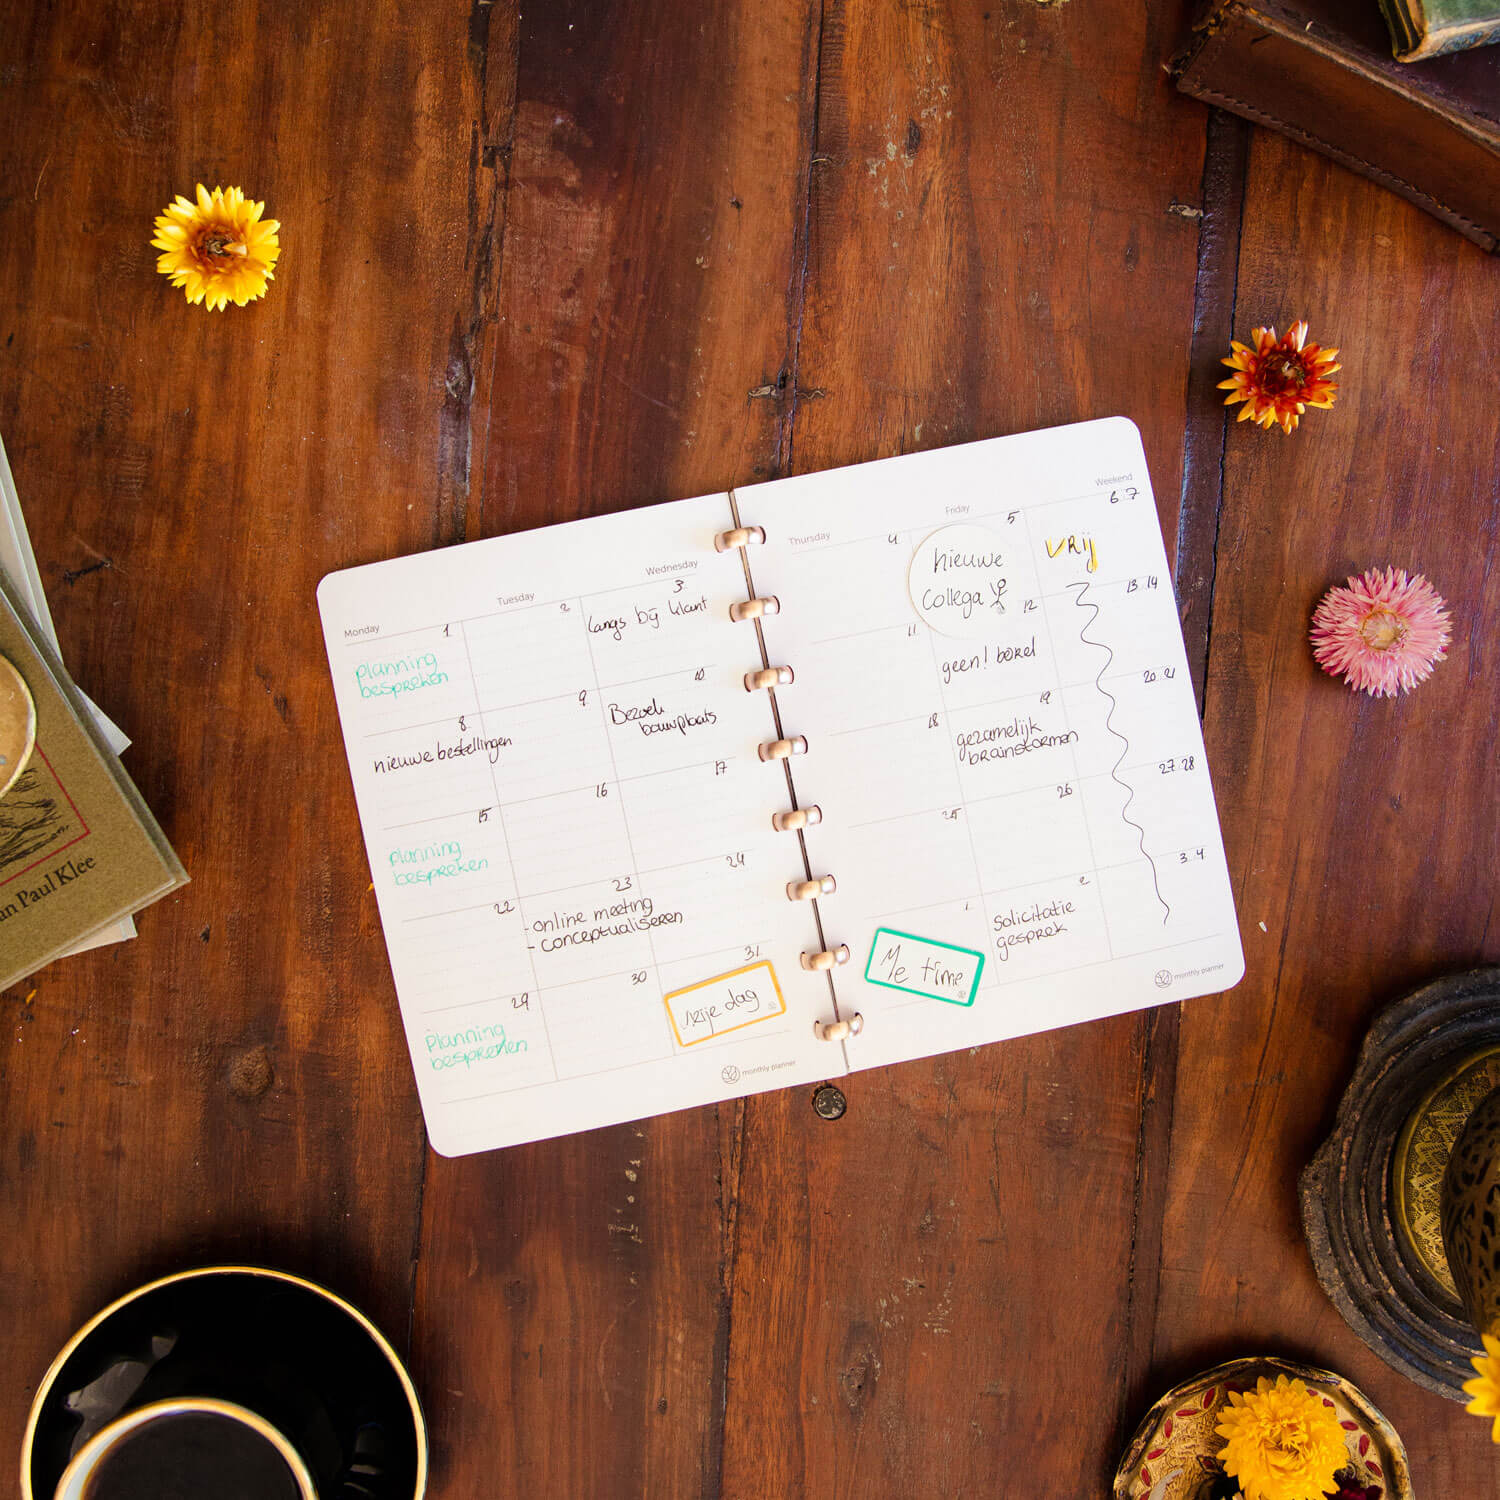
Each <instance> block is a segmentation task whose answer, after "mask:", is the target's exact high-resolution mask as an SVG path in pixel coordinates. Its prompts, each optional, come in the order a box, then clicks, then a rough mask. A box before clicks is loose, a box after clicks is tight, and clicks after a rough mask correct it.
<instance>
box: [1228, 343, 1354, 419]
mask: <svg viewBox="0 0 1500 1500" xmlns="http://www.w3.org/2000/svg"><path fill="white" fill-rule="evenodd" d="M1230 347H1231V348H1232V349H1233V351H1234V352H1233V353H1232V354H1231V355H1230V356H1229V358H1228V359H1225V360H1221V361H1220V363H1221V364H1226V365H1228V366H1229V368H1230V369H1231V370H1233V371H1234V374H1233V375H1232V376H1230V378H1229V379H1228V380H1221V381H1220V382H1219V389H1220V390H1221V391H1228V392H1229V395H1227V396H1226V397H1225V398H1224V405H1225V406H1233V405H1234V404H1235V403H1236V402H1241V401H1242V402H1244V409H1243V410H1242V411H1241V412H1240V414H1239V420H1240V421H1241V422H1243V421H1245V420H1246V419H1248V420H1250V421H1252V422H1257V423H1259V424H1260V426H1262V427H1273V426H1279V427H1280V428H1281V430H1282V431H1283V432H1291V431H1292V429H1293V428H1294V427H1296V425H1297V420H1298V418H1299V417H1301V415H1302V414H1303V412H1305V411H1306V410H1307V408H1308V407H1309V406H1321V407H1329V406H1332V405H1333V402H1334V398H1335V397H1336V395H1337V394H1338V384H1337V382H1335V381H1333V380H1330V379H1329V378H1328V377H1329V376H1330V375H1332V374H1333V372H1334V371H1335V370H1341V369H1342V368H1343V366H1342V365H1340V364H1337V363H1336V362H1335V361H1336V360H1337V358H1338V352H1339V351H1338V350H1337V349H1324V348H1322V347H1321V346H1320V345H1318V344H1309V343H1308V342H1307V320H1306V319H1305V318H1299V319H1298V320H1297V321H1296V322H1295V323H1293V324H1292V326H1291V327H1290V328H1289V329H1287V331H1286V333H1285V334H1284V335H1283V336H1282V337H1281V338H1277V337H1276V330H1275V329H1274V328H1257V329H1256V330H1255V347H1254V348H1253V349H1252V348H1250V347H1249V346H1248V345H1246V344H1242V343H1240V342H1239V341H1238V340H1237V339H1235V340H1231V341H1230Z"/></svg>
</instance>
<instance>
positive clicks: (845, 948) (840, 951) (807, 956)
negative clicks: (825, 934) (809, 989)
mask: <svg viewBox="0 0 1500 1500" xmlns="http://www.w3.org/2000/svg"><path fill="white" fill-rule="evenodd" d="M848 962H849V945H848V943H840V944H839V945H838V947H837V948H825V949H823V951H822V952H821V953H804V954H803V955H802V967H803V968H804V969H812V970H814V971H815V972H821V971H823V970H825V969H836V968H838V967H839V965H840V964H846V963H848Z"/></svg>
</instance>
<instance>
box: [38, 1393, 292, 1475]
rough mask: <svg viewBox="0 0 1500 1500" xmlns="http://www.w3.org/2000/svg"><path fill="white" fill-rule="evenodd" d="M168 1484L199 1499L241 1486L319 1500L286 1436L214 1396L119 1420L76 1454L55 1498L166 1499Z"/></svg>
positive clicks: (144, 1409)
mask: <svg viewBox="0 0 1500 1500" xmlns="http://www.w3.org/2000/svg"><path fill="white" fill-rule="evenodd" d="M189 1427H191V1428H193V1429H194V1431H193V1432H192V1433H189V1432H188V1431H187V1429H188V1428H189ZM210 1428H212V1429H216V1430H214V1431H213V1433H212V1436H210V1435H209V1432H208V1430H207V1429H210ZM247 1439H248V1450H249V1451H247V1443H246V1440H247ZM205 1440H206V1441H205ZM206 1447H207V1448H209V1449H210V1450H211V1451H208V1452H205V1448H206ZM164 1470H170V1471H171V1477H170V1478H167V1476H166V1475H165V1474H164V1473H163V1471H164ZM164 1481H165V1483H167V1484H175V1485H176V1488H177V1489H179V1490H184V1489H187V1488H188V1487H189V1486H191V1487H193V1488H195V1489H196V1490H197V1491H198V1493H199V1494H212V1493H215V1492H216V1491H222V1490H223V1489H224V1488H225V1487H226V1486H227V1487H228V1488H230V1489H233V1488H234V1487H235V1485H236V1484H238V1485H239V1487H240V1489H241V1490H242V1491H244V1492H246V1493H250V1494H253V1493H255V1491H256V1489H259V1491H260V1492H261V1493H262V1494H264V1495H270V1496H275V1497H276V1500H283V1497H284V1500H318V1491H317V1487H316V1486H315V1485H314V1483H313V1477H312V1474H311V1473H310V1472H309V1471H308V1467H307V1464H306V1463H305V1462H304V1461H303V1458H302V1455H301V1454H300V1453H298V1452H297V1450H296V1448H294V1447H293V1446H292V1444H291V1442H290V1441H289V1440H288V1439H287V1437H286V1435H285V1434H284V1433H282V1432H281V1431H279V1430H278V1429H277V1428H275V1427H273V1426H272V1425H271V1424H270V1423H269V1422H267V1421H266V1419H265V1418H264V1417H261V1416H259V1415H257V1414H256V1413H255V1412H253V1411H251V1410H250V1408H249V1407H247V1406H238V1405H236V1404H235V1403H234V1402H232V1401H215V1400H213V1399H211V1398H209V1397H182V1398H179V1399H178V1400H175V1401H153V1402H152V1403H151V1404H150V1405H148V1406H138V1407H136V1408H135V1410H134V1411H130V1412H127V1413H126V1414H125V1415H124V1416H122V1417H116V1418H115V1420H114V1421H113V1422H111V1423H109V1425H108V1426H106V1427H103V1428H101V1429H100V1430H99V1431H98V1432H96V1433H95V1434H94V1436H93V1437H91V1438H90V1439H89V1440H88V1442H86V1443H85V1444H84V1445H83V1447H82V1448H80V1449H79V1450H78V1452H77V1453H76V1454H74V1455H73V1461H72V1462H71V1463H70V1464H69V1465H68V1467H67V1468H66V1469H64V1470H63V1476H62V1478H61V1479H60V1480H58V1482H57V1488H56V1490H55V1491H53V1500H115V1497H117V1496H118V1497H121V1500H126V1497H130V1496H134V1495H146V1494H155V1493H160V1491H161V1489H162V1487H163V1482H164Z"/></svg>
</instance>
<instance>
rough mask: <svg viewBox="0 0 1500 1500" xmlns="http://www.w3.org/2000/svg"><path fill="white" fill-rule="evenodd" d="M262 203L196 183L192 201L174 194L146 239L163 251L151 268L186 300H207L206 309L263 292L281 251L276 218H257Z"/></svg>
mask: <svg viewBox="0 0 1500 1500" xmlns="http://www.w3.org/2000/svg"><path fill="white" fill-rule="evenodd" d="M265 208H266V205H265V204H264V203H252V202H251V201H250V200H249V199H248V198H246V197H245V194H244V192H243V191H242V190H241V189H240V188H237V187H232V188H217V187H216V188H215V189H214V190H213V192H212V193H210V192H209V191H208V189H207V188H206V187H204V186H203V184H202V183H201V182H200V183H199V184H198V201H197V202H196V203H189V202H188V200H187V199H186V198H184V197H182V196H181V195H180V194H179V196H178V197H177V199H176V201H175V202H173V203H171V204H169V205H168V207H167V211H166V212H165V213H163V214H159V215H158V216H157V218H156V234H155V235H154V236H153V237H152V240H151V243H152V244H153V245H154V246H156V248H157V249H158V250H160V251H162V252H163V253H162V255H161V256H159V257H158V259H157V262H156V269H157V270H158V271H160V272H161V274H162V275H163V276H170V277H171V278H172V285H173V286H180V287H181V288H182V290H183V292H184V293H185V294H186V296H187V299H188V301H189V302H192V303H199V302H207V303H208V306H209V308H210V309H211V310H215V311H222V310H223V308H224V307H225V305H226V304H227V303H230V302H233V303H234V305H235V306H236V307H243V306H244V305H245V304H246V303H247V302H252V301H254V299H255V298H257V297H264V296H265V294H266V283H267V282H269V281H270V280H271V279H272V277H273V276H274V274H275V271H274V268H275V265H276V257H277V256H278V255H280V254H281V243H280V241H279V240H278V239H277V237H276V231H277V230H278V229H280V228H281V224H280V221H279V220H276V219H262V218H261V214H263V213H264V212H265Z"/></svg>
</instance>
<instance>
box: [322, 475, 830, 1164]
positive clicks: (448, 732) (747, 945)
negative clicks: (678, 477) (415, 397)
mask: <svg viewBox="0 0 1500 1500" xmlns="http://www.w3.org/2000/svg"><path fill="white" fill-rule="evenodd" d="M730 524H731V515H730V508H729V503H728V500H727V498H726V497H725V496H723V495H715V496H707V497H705V498H702V499H698V500H684V501H679V502H677V503H674V504H670V505H662V506H656V507H652V508H650V509H646V510H639V511H633V512H628V513H625V514H620V515H613V516H605V517H600V518H597V519H593V520H588V521H582V522H573V523H569V524H567V525H562V526H554V527H549V528H547V529H545V530H541V531H532V532H524V533H520V534H518V535H515V536H508V537H499V538H495V539H493V540H489V541H481V542H474V543H470V544H468V545H464V546H458V547H450V548H447V549H444V550H440V551H436V552H430V553H426V554H423V555H421V556H417V557H408V558H401V559H397V560H394V561H390V562H380V563H373V564H371V565H369V566H366V567H360V568H353V569H350V570H348V571H346V572H342V573H334V574H330V575H329V576H328V577H327V578H325V579H324V580H323V582H322V584H321V586H320V587H319V590H318V599H319V605H320V608H321V611H322V616H323V625H324V632H325V636H326V641H327V648H328V656H329V662H330V665H331V668H332V673H333V681H334V688H335V695H336V697H337V701H338V708H339V717H340V720H341V723H342V727H343V731H344V740H345V746H346V749H347V752H348V757H349V764H350V767H351V770H352V774H353V780H354V789H355V796H356V800H357V802H358V805H359V815H360V820H361V823H362V825H363V829H364V837H365V845H366V849H367V852H368V855H369V860H370V873H371V878H372V880H373V882H374V890H375V895H376V898H377V900H378V902H379V906H380V917H381V922H382V924H383V926H384V929H385V937H386V945H387V948H388V949H389V952H390V959H391V968H392V971H393V973H394V976H395V981H396V990H397V993H398V996H399V998H400V1003H401V1010H402V1016H403V1019H404V1022H405V1027H406V1034H407V1040H408V1043H409V1045H410V1048H411V1053H412V1061H413V1066H414V1068H415V1070H416V1077H417V1084H418V1088H419V1091H420V1094H421V1098H422V1107H423V1112H424V1114H425V1117H426V1121H427V1126H428V1132H429V1135H430V1137H431V1140H432V1144H433V1146H434V1148H435V1149H436V1150H438V1151H440V1152H442V1153H444V1154H445V1155H454V1154H459V1153H463V1152H467V1151H475V1150H482V1149H486V1148H488V1147H493V1146H502V1145H507V1144H510V1143H513V1142H516V1141H524V1140H532V1139H537V1138H540V1137H545V1136H551V1135H558V1134H564V1133H568V1132H571V1131H577V1130H586V1129H589V1128H590V1127H592V1126H596V1125H602V1124H606V1123H612V1122H616V1121H621V1120H630V1119H636V1118H639V1117H642V1116H646V1115H654V1114H659V1113H662V1112H664V1111H667V1110H672V1109H678V1108H681V1107H684V1106H687V1105H693V1104H700V1103H704V1102H708V1101H713V1100H717V1099H721V1098H725V1097H730V1096H733V1095H738V1094H743V1093H748V1092H753V1091H755V1090H757V1089H768V1088H779V1087H783V1086H785V1085H787V1084H793V1083H798V1082H803V1081H806V1080H809V1079H813V1078H818V1077H823V1076H826V1075H827V1073H828V1072H829V1071H830V1070H832V1071H842V1069H843V1059H842V1057H840V1056H838V1055H837V1053H838V1049H837V1048H836V1047H831V1046H830V1045H829V1044H827V1043H826V1042H821V1041H819V1040H817V1039H816V1037H815V1035H814V1030H813V1026H814V1022H815V1021H816V1020H818V1019H819V1018H826V1017H828V1016H830V1015H831V1013H832V1006H831V994H830V990H829V985H828V982H827V978H826V976H824V975H821V974H816V973H811V972H808V971H806V970H804V969H803V968H802V966H801V964H800V961H799V959H800V954H801V953H802V952H803V951H804V950H808V949H816V948H817V947H818V944H817V941H816V936H817V934H816V924H815V921H814V917H813V913H812V911H811V909H810V908H809V907H808V906H807V905H805V904H802V903H796V902H793V901H791V900H789V899H788V898H787V894H786V885H787V882H788V881H789V880H791V879H795V878H800V877H801V876H803V874H804V873H805V871H804V868H803V865H802V862H801V857H800V851H799V850H798V848H797V844H796V839H795V836H794V835H788V834H786V833H778V832H776V831H775V830H774V829H773V827H772V823H771V818H772V814H773V813H775V812H777V811H779V810H783V809H785V807H786V806H787V802H788V797H787V785H786V777H785V773H784V770H783V767H782V766H781V765H780V764H779V763H776V762H769V763H767V762H763V761H762V760H761V759H760V757H759V755H758V753H757V746H758V745H759V744H760V743H761V742H762V741H765V740H768V739H771V738H773V737H774V734H775V730H774V724H773V720H772V716H771V712H770V706H769V704H768V703H767V701H766V694H765V693H764V692H763V691H757V692H750V691H747V690H746V687H745V684H744V680H743V679H744V674H745V671H746V670H747V669H748V668H752V667H756V666H758V665H759V664H760V663H759V655H758V651H757V649H756V642H755V635H754V627H753V626H752V625H750V624H746V623H735V622H733V621H731V619H730V618H729V606H730V604H731V603H733V602H734V601H736V600H742V599H744V598H745V597H746V593H747V587H746V580H745V574H744V566H743V563H742V559H741V554H740V552H738V551H734V550H731V551H727V552H724V553H719V552H716V551H715V549H714V541H713V539H714V536H715V533H716V532H718V531H721V530H723V529H725V528H726V527H728V526H729V525H730Z"/></svg>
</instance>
